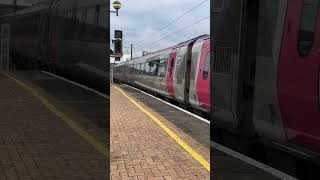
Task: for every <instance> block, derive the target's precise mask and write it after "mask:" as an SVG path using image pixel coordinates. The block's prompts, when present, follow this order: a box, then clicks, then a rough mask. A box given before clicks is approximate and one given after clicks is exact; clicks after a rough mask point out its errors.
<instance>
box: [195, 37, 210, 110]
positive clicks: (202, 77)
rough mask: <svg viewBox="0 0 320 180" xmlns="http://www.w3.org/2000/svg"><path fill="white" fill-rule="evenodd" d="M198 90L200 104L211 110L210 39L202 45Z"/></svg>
mask: <svg viewBox="0 0 320 180" xmlns="http://www.w3.org/2000/svg"><path fill="white" fill-rule="evenodd" d="M197 90H198V93H197V94H198V99H199V102H200V106H201V107H203V108H205V109H207V110H210V41H205V42H204V43H203V46H202V51H201V57H200V68H199V70H198V81H197Z"/></svg>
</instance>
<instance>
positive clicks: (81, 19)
mask: <svg viewBox="0 0 320 180" xmlns="http://www.w3.org/2000/svg"><path fill="white" fill-rule="evenodd" d="M84 13H85V9H78V10H77V20H78V21H79V22H83V14H84Z"/></svg>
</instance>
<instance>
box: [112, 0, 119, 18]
mask: <svg viewBox="0 0 320 180" xmlns="http://www.w3.org/2000/svg"><path fill="white" fill-rule="evenodd" d="M112 6H113V8H114V9H115V10H116V11H110V12H112V13H116V14H117V16H118V15H119V14H118V11H119V9H120V8H121V3H120V1H114V2H113V3H112Z"/></svg>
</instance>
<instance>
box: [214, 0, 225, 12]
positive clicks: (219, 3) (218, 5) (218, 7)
mask: <svg viewBox="0 0 320 180" xmlns="http://www.w3.org/2000/svg"><path fill="white" fill-rule="evenodd" d="M223 3H224V0H214V1H213V13H220V12H221V11H222V8H223Z"/></svg>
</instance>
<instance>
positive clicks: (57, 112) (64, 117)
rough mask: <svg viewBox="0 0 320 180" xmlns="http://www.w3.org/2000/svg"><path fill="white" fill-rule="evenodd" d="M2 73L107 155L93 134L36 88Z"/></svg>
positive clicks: (105, 149)
mask: <svg viewBox="0 0 320 180" xmlns="http://www.w3.org/2000/svg"><path fill="white" fill-rule="evenodd" d="M2 73H3V74H4V75H5V76H6V77H7V78H9V79H11V80H13V81H14V82H16V83H17V84H18V85H20V86H21V87H23V88H24V89H26V90H28V91H29V92H30V93H32V95H33V96H35V97H36V98H38V99H39V100H40V101H41V102H42V104H43V105H44V106H45V107H46V108H47V109H49V110H50V111H51V112H52V113H53V114H55V115H56V116H58V117H59V118H60V119H62V120H63V121H64V122H65V123H66V124H67V125H68V126H69V127H70V128H71V129H72V130H73V131H74V132H75V133H77V134H78V135H80V136H81V137H82V138H83V139H84V140H86V141H87V142H88V143H89V144H91V145H92V146H93V147H94V148H95V149H96V150H97V151H98V152H100V153H101V154H103V155H104V156H107V157H108V156H109V151H108V149H107V148H106V147H105V146H104V145H102V144H101V143H100V142H99V141H97V140H96V139H95V138H94V137H93V136H91V135H90V134H89V133H87V132H86V131H85V130H83V129H82V128H81V127H80V126H79V125H78V124H77V123H76V122H74V121H73V120H72V119H70V118H69V117H68V116H67V115H65V114H64V113H63V112H62V111H60V110H58V109H57V108H56V107H55V106H54V105H53V104H51V103H50V102H49V101H48V100H47V99H46V98H45V97H43V96H42V95H41V94H40V93H38V92H37V91H36V90H34V89H33V88H32V87H30V86H28V85H27V84H25V83H23V82H21V81H19V80H18V79H16V78H14V77H12V76H10V75H9V74H7V73H5V72H2Z"/></svg>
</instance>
